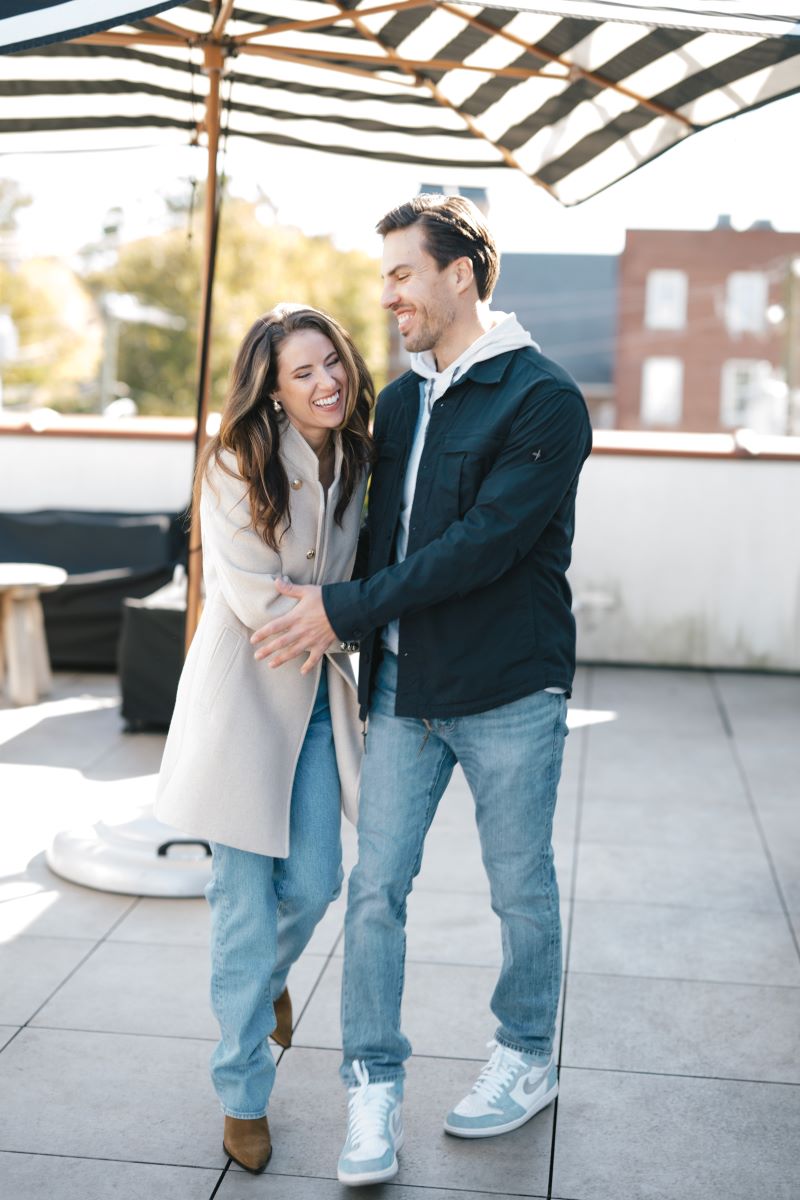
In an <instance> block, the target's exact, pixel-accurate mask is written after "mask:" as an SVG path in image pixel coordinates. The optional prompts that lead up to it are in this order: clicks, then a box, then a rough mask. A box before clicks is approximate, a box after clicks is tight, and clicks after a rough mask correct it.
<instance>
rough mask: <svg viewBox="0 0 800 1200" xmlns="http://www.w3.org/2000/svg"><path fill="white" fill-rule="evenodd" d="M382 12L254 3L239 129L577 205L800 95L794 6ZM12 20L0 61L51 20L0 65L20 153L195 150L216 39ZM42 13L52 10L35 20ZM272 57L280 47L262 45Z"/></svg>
mask: <svg viewBox="0 0 800 1200" xmlns="http://www.w3.org/2000/svg"><path fill="white" fill-rule="evenodd" d="M378 6H379V0H357V2H355V3H353V0H339V2H338V4H337V3H333V2H331V3H328V2H323V0H245V2H244V3H243V4H241V5H237V6H236V7H235V8H234V11H233V15H232V17H231V19H230V21H229V23H228V27H227V29H226V33H227V34H228V35H229V36H230V37H233V38H235V37H237V36H239V35H243V34H247V33H251V32H253V31H254V30H265V31H266V32H265V33H264V34H263V35H262V36H260V37H258V38H257V39H255V41H253V42H249V43H246V44H244V45H243V46H242V47H241V50H240V53H238V54H236V55H235V56H233V57H231V58H229V59H228V60H227V65H226V82H225V84H224V89H223V90H224V94H225V96H226V98H227V97H228V96H230V103H229V111H228V113H227V115H226V121H227V123H228V128H229V133H230V135H232V136H241V137H245V138H249V139H254V140H258V141H263V142H267V143H273V144H277V145H290V146H296V147H299V148H313V149H317V150H320V149H321V150H327V151H329V152H331V153H334V154H350V155H355V156H359V157H363V158H368V159H374V160H377V161H387V160H393V161H398V162H404V163H417V164H419V165H420V166H421V167H425V168H434V169H437V168H440V167H442V166H443V165H448V166H453V167H458V168H459V169H469V168H471V167H480V168H486V167H506V168H508V167H512V166H519V167H520V168H521V169H522V170H523V171H525V172H526V173H527V174H529V175H530V176H531V177H532V178H534V179H535V180H536V181H537V182H539V183H541V184H542V185H544V186H546V187H547V188H549V189H550V190H551V191H552V192H553V194H554V195H555V196H556V197H557V198H558V199H559V200H561V201H562V202H563V203H565V204H575V203H578V202H579V201H581V200H583V199H586V198H587V197H588V196H591V195H593V194H595V193H596V192H598V191H600V190H602V189H603V188H605V187H608V186H609V185H610V184H611V183H613V182H615V181H616V180H617V179H620V178H621V177H622V176H624V175H626V174H628V173H629V172H630V171H633V170H635V169H636V167H638V166H641V165H642V164H643V163H645V162H647V161H649V160H650V159H651V158H654V157H655V156H656V155H658V154H660V153H661V152H662V151H663V150H665V149H667V148H668V147H669V146H671V145H673V144H675V143H676V142H678V141H681V140H682V139H683V138H685V137H687V136H689V135H690V134H691V133H693V132H695V131H696V130H698V129H702V128H705V127H706V126H708V125H712V124H714V123H716V122H717V121H720V120H724V119H725V118H727V117H731V116H734V115H736V114H737V113H740V112H745V111H747V110H748V109H750V108H753V107H756V106H759V105H761V104H764V103H765V102H767V101H769V100H771V99H775V98H777V97H779V96H785V95H788V94H789V93H791V92H795V91H798V90H800V36H798V35H799V34H800V28H799V27H798V24H797V21H796V20H795V19H794V18H793V17H792V15H791V12H790V11H789V6H788V5H786V6H784V8H783V9H782V8H781V6H780V5H778V6H773V9H772V11H771V12H770V13H767V14H765V13H760V14H758V13H755V14H754V13H753V11H752V8H753V7H754V6H750V7H749V8H748V7H747V6H745V5H744V4H739V3H736V2H735V0H734V2H727V3H725V4H724V5H722V4H717V6H716V7H712V6H710V7H708V8H700V7H698V6H695V5H684V6H682V7H681V8H670V7H658V6H652V5H644V4H631V3H624V4H623V3H616V2H614V0H595V2H593V3H581V2H579V0H574V2H572V0H564V2H563V3H557V2H555V0H552V2H551V3H546V2H545V3H543V4H541V5H538V4H533V3H523V4H516V5H508V4H506V5H500V4H477V3H474V0H473V2H470V3H463V2H457V0H453V2H452V3H450V0H445V2H439V3H436V2H433V0H431V2H430V3H428V4H423V5H420V6H418V7H408V8H403V7H402V5H399V6H398V8H397V10H393V9H387V10H386V11H383V12H371V11H370V10H372V9H374V8H376V7H378ZM7 7H8V6H7ZM10 7H11V8H12V9H15V10H16V11H14V12H12V13H11V15H9V16H4V17H3V18H2V19H0V47H2V44H3V40H4V38H5V40H6V42H9V41H10V40H11V39H12V38H13V37H15V36H16V38H17V40H16V41H15V42H14V43H13V44H14V45H16V46H19V44H20V42H25V40H26V39H25V37H24V36H23V37H19V36H18V35H19V34H20V33H22V34H23V35H24V34H25V26H24V23H23V24H21V22H24V20H25V19H29V20H30V21H31V22H33V21H34V18H35V19H36V21H37V22H38V24H37V28H38V31H39V33H38V35H37V36H31V37H28V38H27V42H28V44H27V45H26V46H25V47H24V48H23V49H18V50H17V51H16V52H15V53H11V54H7V55H5V56H4V57H0V134H2V148H3V149H5V150H6V151H11V150H17V151H19V150H35V149H37V148H41V147H42V145H44V144H46V143H47V142H48V139H50V144H52V142H53V140H54V137H55V135H56V134H57V135H58V139H57V140H58V145H59V146H60V147H62V148H63V147H65V146H66V145H67V144H68V143H71V144H74V145H75V146H78V145H80V146H87V147H92V146H102V145H114V144H120V143H124V141H125V139H126V138H128V137H133V136H138V137H139V138H140V137H141V134H142V131H147V130H149V131H150V133H152V134H156V133H157V136H158V137H164V136H167V137H169V136H173V137H178V138H181V137H182V138H184V139H188V138H189V137H191V134H192V132H193V131H194V129H195V127H196V124H197V121H198V120H199V119H200V117H201V116H202V111H203V103H204V98H205V94H206V90H207V80H206V77H205V75H204V74H203V71H202V51H201V48H200V46H199V45H194V46H190V45H188V44H183V43H180V42H177V41H176V42H174V43H173V44H165V45H160V44H153V43H151V44H145V43H143V44H141V45H135V46H121V45H115V46H102V45H96V44H86V43H77V44H73V43H69V42H64V41H59V40H57V41H55V43H54V44H51V45H41V44H38V42H39V40H40V36H41V32H42V28H43V22H44V19H45V16H46V15H47V14H50V13H53V14H55V15H56V16H58V19H59V21H60V24H56V25H54V26H53V34H54V37H55V38H56V39H59V38H61V36H62V31H63V29H64V28H67V26H68V18H69V19H73V20H74V19H76V18H77V17H78V13H79V12H80V14H81V20H82V21H83V22H84V24H82V25H79V26H77V28H79V29H90V28H95V27H97V24H98V14H99V13H100V12H102V13H103V14H104V16H108V14H109V12H110V11H115V12H117V13H118V14H119V13H122V10H123V8H125V6H123V5H121V4H120V3H117V2H116V0H113V2H112V3H109V2H108V0H103V3H99V2H98V0H62V3H60V4H56V5H43V4H42V3H41V2H39V3H38V4H37V3H36V2H35V0H34V3H33V4H27V5H26V4H21V3H15V0H11V5H10ZM211 7H212V6H210V5H209V3H208V0H193V2H192V3H188V4H177V5H175V4H173V5H171V6H169V5H165V4H158V5H148V6H144V5H143V4H141V3H140V4H139V5H136V4H133V5H131V4H130V3H129V4H128V6H127V9H126V12H127V15H128V20H127V22H126V23H124V24H121V23H116V24H114V25H113V30H114V32H126V33H129V34H134V35H137V36H143V35H146V34H147V33H148V32H149V33H150V34H151V35H152V34H158V35H160V36H163V35H164V32H165V31H164V29H163V27H161V26H159V25H158V23H157V22H153V23H150V22H148V20H147V17H148V15H151V14H152V13H153V12H155V11H156V10H159V11H160V14H161V16H162V17H163V18H164V19H165V20H166V21H168V22H170V23H171V24H172V25H175V26H178V27H180V28H184V29H187V30H189V31H191V32H192V33H193V34H195V35H202V34H204V33H206V32H207V31H208V30H209V29H210V27H211V23H212V18H211V15H210V8H211ZM337 7H338V8H339V9H340V10H346V11H347V12H348V13H351V14H352V17H351V19H345V20H342V21H340V22H337V23H335V24H332V25H330V24H329V25H323V26H320V27H312V28H308V29H299V30H294V31H291V32H283V33H281V32H274V33H273V32H269V31H270V30H275V29H276V27H278V26H283V25H284V24H285V23H286V22H287V21H313V20H315V19H317V18H325V17H330V15H331V13H332V11H335V9H336V8H337ZM26 8H27V9H29V10H34V9H35V11H30V12H29V14H28V18H25V15H24V13H23V11H22V10H23V9H26ZM92 9H94V14H95V19H94V21H93V20H92V12H91V10H92ZM68 10H69V11H68ZM4 12H5V9H4ZM362 14H363V15H362ZM123 15H124V14H123ZM470 18H471V19H470ZM15 22H16V24H15ZM102 23H103V24H105V25H109V24H111V22H110V21H105V20H103V22H102ZM32 29H33V25H31V26H29V27H28V33H30V32H31V30H32ZM33 42H36V43H37V44H31V43H33ZM259 46H260V47H273V49H274V53H273V54H272V55H271V56H270V57H262V56H260V55H259V54H257V53H254V52H252V49H250V48H257V47H259ZM428 64H430V65H428ZM170 131H171V134H170Z"/></svg>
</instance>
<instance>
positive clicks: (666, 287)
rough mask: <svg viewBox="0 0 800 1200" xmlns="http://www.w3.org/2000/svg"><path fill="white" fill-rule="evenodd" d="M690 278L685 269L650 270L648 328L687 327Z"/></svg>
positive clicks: (646, 321)
mask: <svg viewBox="0 0 800 1200" xmlns="http://www.w3.org/2000/svg"><path fill="white" fill-rule="evenodd" d="M688 294H689V280H688V279H687V277H686V272H685V271H649V272H648V275H647V285H646V290H645V303H644V323H645V325H646V326H647V328H648V329H685V328H686V300H687V297H688Z"/></svg>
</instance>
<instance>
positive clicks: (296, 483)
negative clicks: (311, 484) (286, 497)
mask: <svg viewBox="0 0 800 1200" xmlns="http://www.w3.org/2000/svg"><path fill="white" fill-rule="evenodd" d="M302 486H303V481H302V479H293V480H292V482H291V483H290V484H289V487H290V488H291V489H292V491H293V492H299V490H300V488H301V487H302Z"/></svg>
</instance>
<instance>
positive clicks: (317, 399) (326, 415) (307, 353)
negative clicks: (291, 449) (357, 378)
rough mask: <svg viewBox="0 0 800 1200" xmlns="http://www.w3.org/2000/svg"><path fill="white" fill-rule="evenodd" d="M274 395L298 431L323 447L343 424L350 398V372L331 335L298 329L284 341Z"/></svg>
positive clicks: (316, 444) (279, 352)
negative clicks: (345, 367)
mask: <svg viewBox="0 0 800 1200" xmlns="http://www.w3.org/2000/svg"><path fill="white" fill-rule="evenodd" d="M273 396H274V397H275V399H276V400H278V401H280V404H281V405H282V407H283V410H284V412H285V413H286V416H287V417H288V419H289V420H290V421H291V423H292V424H293V425H294V427H295V429H296V430H297V431H298V433H301V434H302V435H303V437H304V438H305V439H306V441H307V442H308V443H309V445H310V446H312V447H313V448H314V449H315V450H318V449H320V448H321V447H322V446H323V445H324V444H325V442H326V441H327V439H328V435H329V434H330V433H331V431H332V430H334V429H338V428H339V427H340V426H341V424H342V421H343V420H344V415H345V404H346V402H347V374H346V372H345V369H344V365H343V363H342V361H341V359H340V358H339V355H338V353H337V352H336V347H335V346H334V344H333V342H332V341H331V340H330V338H328V337H326V336H325V334H324V333H320V331H319V330H318V329H297V330H295V332H294V333H290V334H289V336H288V337H287V338H286V339H285V340H284V341H282V342H281V344H280V349H279V351H278V376H277V386H276V388H275V391H274V392H273Z"/></svg>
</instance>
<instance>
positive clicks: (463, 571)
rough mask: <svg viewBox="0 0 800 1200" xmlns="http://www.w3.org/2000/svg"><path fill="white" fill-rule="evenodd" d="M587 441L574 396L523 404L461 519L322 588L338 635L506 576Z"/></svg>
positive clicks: (356, 636) (545, 518)
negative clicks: (377, 565)
mask: <svg viewBox="0 0 800 1200" xmlns="http://www.w3.org/2000/svg"><path fill="white" fill-rule="evenodd" d="M543 409H544V411H543ZM590 445H591V429H590V425H589V418H588V415H587V413H586V407H585V405H584V403H583V400H582V399H581V397H580V395H579V394H578V393H576V392H572V391H561V392H559V393H558V395H557V396H556V397H552V398H551V399H550V402H549V403H547V404H546V405H535V404H529V405H528V406H526V407H525V408H524V409H523V411H522V412H521V413H519V414H518V416H517V419H516V421H515V422H514V425H513V426H512V428H511V432H510V435H509V438H508V440H507V442H506V444H505V446H504V447H503V449H502V451H501V452H500V454H499V455H498V457H497V459H496V461H495V463H494V465H493V466H492V469H491V470H490V471H489V473H488V474H487V475H486V477H485V479H484V480H483V482H482V484H481V486H480V489H479V491H478V495H477V497H476V501H475V504H474V505H473V507H472V508H471V509H470V510H469V512H467V513H466V515H465V516H464V517H463V518H462V519H461V520H460V521H455V522H454V523H453V524H452V525H451V526H450V527H449V528H448V529H447V530H445V532H444V533H443V534H442V535H441V536H440V537H438V538H436V539H435V540H434V541H432V542H429V543H428V545H427V546H423V547H421V548H420V549H419V550H415V551H414V552H413V553H411V554H409V556H408V557H407V558H406V559H405V560H404V561H403V562H402V563H394V564H392V565H391V566H388V567H385V568H384V569H383V570H381V571H378V572H377V574H375V575H373V576H372V577H371V578H369V579H359V580H353V581H352V582H349V583H332V584H326V585H325V586H324V587H323V589H322V602H323V604H324V608H325V612H326V614H327V617H328V620H329V622H330V625H331V626H332V628H333V629H334V630H335V631H336V634H337V636H338V637H341V638H342V639H345V640H354V641H358V640H360V639H361V638H363V637H364V636H365V635H366V634H367V633H368V632H369V631H370V630H371V629H377V628H380V627H381V626H383V625H385V624H387V623H388V622H389V621H392V620H395V619H396V618H398V617H402V616H403V615H404V614H406V613H410V612H415V611H417V610H418V609H421V608H427V607H429V606H430V605H433V604H439V603H441V602H442V601H444V600H447V599H448V598H449V597H450V596H461V595H465V594H466V593H468V592H471V591H474V590H476V589H477V588H481V587H485V586H486V585H487V584H490V583H492V582H494V580H496V579H498V578H500V576H502V575H504V574H505V573H506V572H507V571H508V570H510V568H511V567H512V566H514V564H515V563H516V562H518V561H519V560H520V559H521V558H523V557H524V556H525V555H526V554H528V553H529V552H530V550H531V549H532V548H533V547H534V546H535V544H536V542H537V541H538V540H539V538H540V537H541V535H542V533H543V532H544V530H545V529H546V527H547V525H548V524H549V522H550V521H551V520H552V518H553V515H554V514H555V512H556V510H557V509H558V506H559V505H560V504H561V502H562V500H563V499H564V497H565V495H566V494H567V492H568V491H569V489H570V487H572V485H573V483H574V481H575V478H576V476H577V474H578V472H579V470H580V467H581V465H582V463H583V461H584V459H585V458H586V455H587V454H588V452H589V448H590ZM286 619H288V620H291V617H289V618H286Z"/></svg>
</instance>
